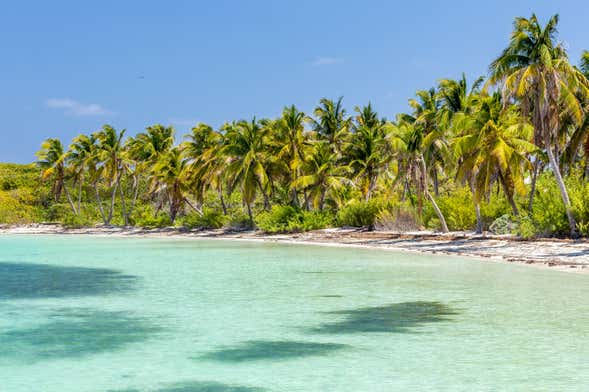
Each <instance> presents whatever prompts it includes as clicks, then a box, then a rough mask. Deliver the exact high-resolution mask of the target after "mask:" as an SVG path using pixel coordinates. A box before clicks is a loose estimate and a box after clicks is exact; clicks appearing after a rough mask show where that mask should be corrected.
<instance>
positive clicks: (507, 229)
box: [489, 214, 517, 235]
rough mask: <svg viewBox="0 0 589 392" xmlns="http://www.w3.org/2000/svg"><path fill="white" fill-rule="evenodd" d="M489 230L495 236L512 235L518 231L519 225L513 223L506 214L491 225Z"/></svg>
mask: <svg viewBox="0 0 589 392" xmlns="http://www.w3.org/2000/svg"><path fill="white" fill-rule="evenodd" d="M489 230H491V232H492V233H493V234H499V235H505V234H512V233H513V232H514V231H516V230H517V224H516V223H514V222H513V220H512V219H511V216H510V215H509V214H504V215H501V216H500V217H498V218H497V219H495V220H494V221H493V223H491V226H489Z"/></svg>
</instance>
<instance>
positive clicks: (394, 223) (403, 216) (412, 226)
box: [375, 203, 421, 232]
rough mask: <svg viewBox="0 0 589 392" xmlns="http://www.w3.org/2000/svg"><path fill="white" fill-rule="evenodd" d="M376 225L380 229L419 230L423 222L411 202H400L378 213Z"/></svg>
mask: <svg viewBox="0 0 589 392" xmlns="http://www.w3.org/2000/svg"><path fill="white" fill-rule="evenodd" d="M375 226H376V228H377V229H380V230H389V231H398V232H405V231H417V230H420V229H421V224H420V222H419V218H418V216H417V212H416V211H415V209H414V208H413V207H411V205H410V204H409V203H399V204H398V205H396V206H392V207H389V208H387V209H384V210H382V211H380V212H379V213H378V215H377V216H376V222H375Z"/></svg>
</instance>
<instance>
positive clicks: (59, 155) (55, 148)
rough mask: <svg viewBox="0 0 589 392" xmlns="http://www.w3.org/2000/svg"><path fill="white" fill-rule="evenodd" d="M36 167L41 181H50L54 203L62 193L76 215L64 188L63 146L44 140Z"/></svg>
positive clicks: (64, 164) (59, 142) (65, 156)
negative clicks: (39, 169)
mask: <svg viewBox="0 0 589 392" xmlns="http://www.w3.org/2000/svg"><path fill="white" fill-rule="evenodd" d="M36 155H37V158H38V161H37V165H38V166H39V167H40V168H41V170H42V171H41V179H42V180H47V179H49V178H51V179H52V185H51V194H52V195H53V199H54V200H55V201H56V202H59V199H61V193H62V191H63V192H64V193H65V195H66V198H67V201H68V203H69V204H70V207H71V208H72V210H73V212H74V214H76V215H77V211H76V207H75V206H74V203H73V201H72V198H71V196H70V193H69V191H68V189H67V186H66V183H65V182H66V158H67V154H66V153H65V152H64V150H63V145H62V144H61V141H60V140H59V139H46V140H45V141H44V142H43V143H42V144H41V149H40V150H39V151H38V152H37V154H36Z"/></svg>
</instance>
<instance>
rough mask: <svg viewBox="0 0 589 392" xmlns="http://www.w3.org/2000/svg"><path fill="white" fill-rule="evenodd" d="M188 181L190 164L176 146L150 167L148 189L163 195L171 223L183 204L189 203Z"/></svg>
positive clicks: (189, 180)
mask: <svg viewBox="0 0 589 392" xmlns="http://www.w3.org/2000/svg"><path fill="white" fill-rule="evenodd" d="M190 183H191V173H190V166H189V165H188V162H187V160H186V159H184V157H183V156H182V152H181V150H180V149H179V148H178V147H174V148H172V149H171V150H170V151H168V152H167V153H165V154H163V155H161V156H160V157H159V159H158V161H157V162H156V163H155V164H154V166H153V167H152V169H151V187H150V190H151V192H152V193H158V194H163V195H165V197H166V199H167V202H168V206H169V216H170V222H171V223H172V224H173V223H174V221H175V220H176V217H177V216H178V213H179V212H180V211H181V210H182V208H183V207H184V205H185V204H191V203H190V201H189V200H188V192H189V191H190ZM195 209H196V208H195ZM197 210H198V209H197ZM199 212H200V211H199Z"/></svg>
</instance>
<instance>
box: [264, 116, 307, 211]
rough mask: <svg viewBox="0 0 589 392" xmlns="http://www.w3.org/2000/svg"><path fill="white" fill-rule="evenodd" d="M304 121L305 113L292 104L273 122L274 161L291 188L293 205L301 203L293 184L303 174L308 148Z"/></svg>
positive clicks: (291, 202)
mask: <svg viewBox="0 0 589 392" xmlns="http://www.w3.org/2000/svg"><path fill="white" fill-rule="evenodd" d="M304 121H305V113H303V112H301V111H299V110H298V109H297V108H296V107H295V106H294V105H291V106H287V107H285V108H284V109H283V110H282V115H281V116H280V117H279V118H278V119H277V120H276V121H274V122H272V123H271V129H272V132H271V135H272V140H271V141H272V147H273V150H274V154H272V157H273V158H274V159H273V161H274V163H275V165H276V166H278V167H280V168H281V170H280V171H282V172H283V173H284V178H285V183H286V187H287V188H290V204H292V205H293V206H298V205H299V195H298V191H297V189H296V188H293V187H291V184H292V183H293V182H294V181H296V180H297V178H299V177H300V176H301V170H302V166H303V164H304V162H305V154H306V150H307V148H308V145H307V144H308V137H307V134H306V133H305V124H304Z"/></svg>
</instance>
